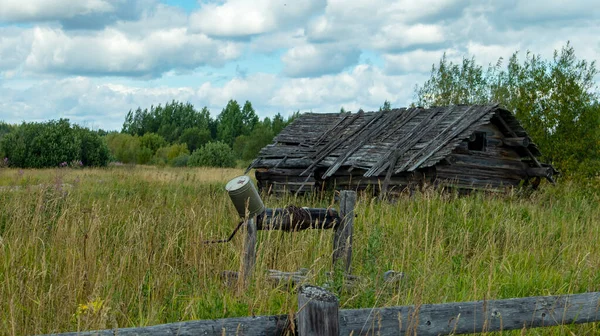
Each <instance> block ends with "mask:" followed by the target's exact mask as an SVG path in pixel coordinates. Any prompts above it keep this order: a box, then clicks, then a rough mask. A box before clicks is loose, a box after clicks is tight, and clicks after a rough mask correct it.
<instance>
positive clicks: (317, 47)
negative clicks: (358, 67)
mask: <svg viewBox="0 0 600 336" xmlns="http://www.w3.org/2000/svg"><path fill="white" fill-rule="evenodd" d="M359 56H360V50H358V49H356V48H352V47H347V46H339V45H335V44H304V45H300V46H296V47H293V48H291V49H289V50H288V51H287V52H286V53H285V55H283V57H282V61H283V64H284V65H285V68H284V73H285V74H286V75H288V76H290V77H314V76H320V75H323V74H330V73H338V72H340V71H342V70H343V69H344V68H346V67H347V66H350V65H354V64H356V63H357V62H358V58H359Z"/></svg>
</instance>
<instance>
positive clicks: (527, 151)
mask: <svg viewBox="0 0 600 336" xmlns="http://www.w3.org/2000/svg"><path fill="white" fill-rule="evenodd" d="M495 117H496V119H497V120H498V121H500V123H501V124H502V126H503V127H504V128H505V129H506V131H507V132H508V134H510V136H511V137H513V138H518V137H519V136H518V135H517V133H515V131H513V130H512V128H510V126H508V124H507V123H506V121H505V120H504V118H502V116H500V114H498V113H496V115H495ZM523 150H524V151H525V153H526V154H527V156H529V158H530V159H531V160H532V161H533V163H534V164H535V166H536V167H538V168H541V167H542V164H541V163H540V162H539V161H538V159H537V158H536V157H535V155H533V153H531V151H530V150H529V148H527V147H524V148H523ZM546 179H548V181H550V183H552V184H554V183H555V182H554V179H553V178H552V176H550V177H546Z"/></svg>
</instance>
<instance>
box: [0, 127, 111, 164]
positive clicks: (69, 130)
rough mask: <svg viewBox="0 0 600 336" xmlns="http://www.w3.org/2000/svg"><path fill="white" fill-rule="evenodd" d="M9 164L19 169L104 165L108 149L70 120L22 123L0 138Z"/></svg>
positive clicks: (87, 131) (106, 160) (93, 133)
mask: <svg viewBox="0 0 600 336" xmlns="http://www.w3.org/2000/svg"><path fill="white" fill-rule="evenodd" d="M0 147H1V148H2V151H3V154H4V155H5V156H6V157H7V158H8V160H9V162H10V165H11V166H13V167H21V168H44V167H57V166H59V165H60V164H62V163H68V162H74V161H75V162H77V161H82V162H83V164H84V165H86V166H105V165H106V164H107V163H108V157H109V153H108V149H107V147H106V144H105V143H104V141H103V140H102V139H101V138H100V136H99V135H98V134H97V133H95V132H93V131H90V130H89V129H87V128H82V127H79V126H73V127H72V126H71V124H70V123H69V120H67V119H60V120H58V121H56V120H52V121H48V122H45V123H23V124H21V125H20V126H18V127H16V128H14V129H13V130H12V131H11V132H10V133H5V134H4V135H3V136H2V137H1V139H0Z"/></svg>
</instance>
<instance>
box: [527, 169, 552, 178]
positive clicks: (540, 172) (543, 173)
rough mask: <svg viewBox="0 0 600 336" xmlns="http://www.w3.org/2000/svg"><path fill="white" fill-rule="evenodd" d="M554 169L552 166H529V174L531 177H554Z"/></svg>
mask: <svg viewBox="0 0 600 336" xmlns="http://www.w3.org/2000/svg"><path fill="white" fill-rule="evenodd" d="M553 174H554V170H553V169H552V168H551V167H541V168H527V176H529V177H536V176H539V177H545V178H552V175H553Z"/></svg>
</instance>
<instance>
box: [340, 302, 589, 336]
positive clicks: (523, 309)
mask: <svg viewBox="0 0 600 336" xmlns="http://www.w3.org/2000/svg"><path fill="white" fill-rule="evenodd" d="M339 316H340V334H341V335H349V334H350V333H353V335H366V334H369V335H384V336H385V335H413V334H415V333H416V335H419V336H421V335H424V336H428V335H449V334H455V335H457V334H467V333H480V332H488V331H502V330H515V329H523V328H536V327H549V326H556V325H563V324H572V323H588V322H596V321H598V320H600V292H594V293H585V294H573V295H564V296H539V297H528V298H518V299H506V300H489V301H473V302H459V303H445V304H426V305H421V306H419V307H415V306H403V307H389V308H375V309H350V310H340V312H339Z"/></svg>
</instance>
